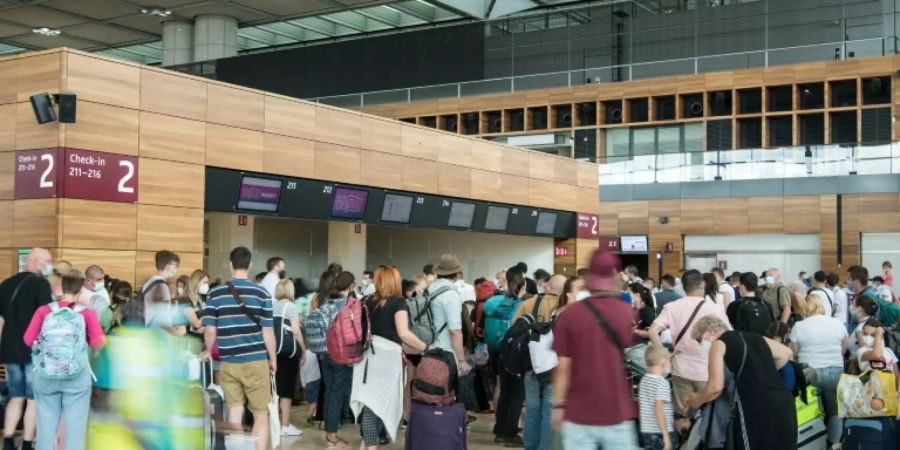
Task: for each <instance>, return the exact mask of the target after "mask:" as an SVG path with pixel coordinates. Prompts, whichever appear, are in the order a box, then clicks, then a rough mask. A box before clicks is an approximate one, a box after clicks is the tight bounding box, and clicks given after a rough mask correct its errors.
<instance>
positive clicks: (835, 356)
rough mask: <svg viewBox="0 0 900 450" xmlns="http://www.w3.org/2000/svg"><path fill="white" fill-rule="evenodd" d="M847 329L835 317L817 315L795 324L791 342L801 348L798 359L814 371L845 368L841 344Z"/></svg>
mask: <svg viewBox="0 0 900 450" xmlns="http://www.w3.org/2000/svg"><path fill="white" fill-rule="evenodd" d="M846 338H847V328H846V327H845V326H844V324H843V323H841V321H840V320H837V319H835V318H833V317H828V316H823V315H821V314H817V315H815V316H812V317H807V318H806V319H804V320H801V321H799V322H797V323H795V324H794V328H793V329H792V330H791V342H795V343H797V345H799V346H800V353H799V354H798V355H797V359H798V360H799V361H800V362H801V363H804V364H807V365H809V366H810V367H812V368H813V369H822V368H825V367H844V356H843V350H842V349H841V344H842V343H843V342H844V339H846Z"/></svg>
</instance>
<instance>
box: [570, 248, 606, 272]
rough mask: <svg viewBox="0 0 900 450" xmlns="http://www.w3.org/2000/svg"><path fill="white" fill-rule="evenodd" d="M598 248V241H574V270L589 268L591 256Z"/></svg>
mask: <svg viewBox="0 0 900 450" xmlns="http://www.w3.org/2000/svg"><path fill="white" fill-rule="evenodd" d="M599 247H600V241H598V240H596V239H575V270H576V271H577V270H578V269H580V268H582V267H588V266H590V263H591V256H592V255H593V254H594V252H595V251H597V249H598V248H599ZM569 274H570V275H574V274H573V273H571V272H570V273H569Z"/></svg>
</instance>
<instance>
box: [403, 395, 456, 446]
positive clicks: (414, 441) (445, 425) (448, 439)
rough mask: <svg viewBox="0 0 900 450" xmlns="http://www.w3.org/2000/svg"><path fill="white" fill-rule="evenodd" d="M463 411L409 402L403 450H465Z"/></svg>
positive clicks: (452, 407)
mask: <svg viewBox="0 0 900 450" xmlns="http://www.w3.org/2000/svg"><path fill="white" fill-rule="evenodd" d="M466 434H467V431H466V407H465V406H463V404H462V403H454V404H452V405H449V406H436V405H426V404H424V403H418V402H413V403H412V409H411V410H410V414H409V426H408V427H407V429H406V446H405V449H406V450H421V449H428V450H466V449H468V446H467V443H466Z"/></svg>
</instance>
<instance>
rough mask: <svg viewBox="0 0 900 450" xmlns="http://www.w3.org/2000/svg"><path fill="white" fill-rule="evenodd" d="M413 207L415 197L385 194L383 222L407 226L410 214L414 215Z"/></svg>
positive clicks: (382, 210)
mask: <svg viewBox="0 0 900 450" xmlns="http://www.w3.org/2000/svg"><path fill="white" fill-rule="evenodd" d="M412 206H413V197H412V196H411V195H398V194H384V207H382V209H381V221H382V222H387V223H403V224H407V223H409V216H410V213H412Z"/></svg>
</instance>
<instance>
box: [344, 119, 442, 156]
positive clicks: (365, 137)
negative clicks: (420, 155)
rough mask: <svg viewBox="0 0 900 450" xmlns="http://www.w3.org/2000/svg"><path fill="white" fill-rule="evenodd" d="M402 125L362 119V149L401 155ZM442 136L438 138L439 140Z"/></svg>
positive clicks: (392, 121) (390, 121) (394, 121)
mask: <svg viewBox="0 0 900 450" xmlns="http://www.w3.org/2000/svg"><path fill="white" fill-rule="evenodd" d="M402 128H403V125H401V124H400V122H397V121H396V120H391V119H380V118H376V117H370V116H363V117H362V147H363V148H366V149H369V150H375V151H378V152H382V153H393V154H397V155H399V154H401V153H403V132H402ZM441 137H443V136H439V137H438V139H440V138H441Z"/></svg>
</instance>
